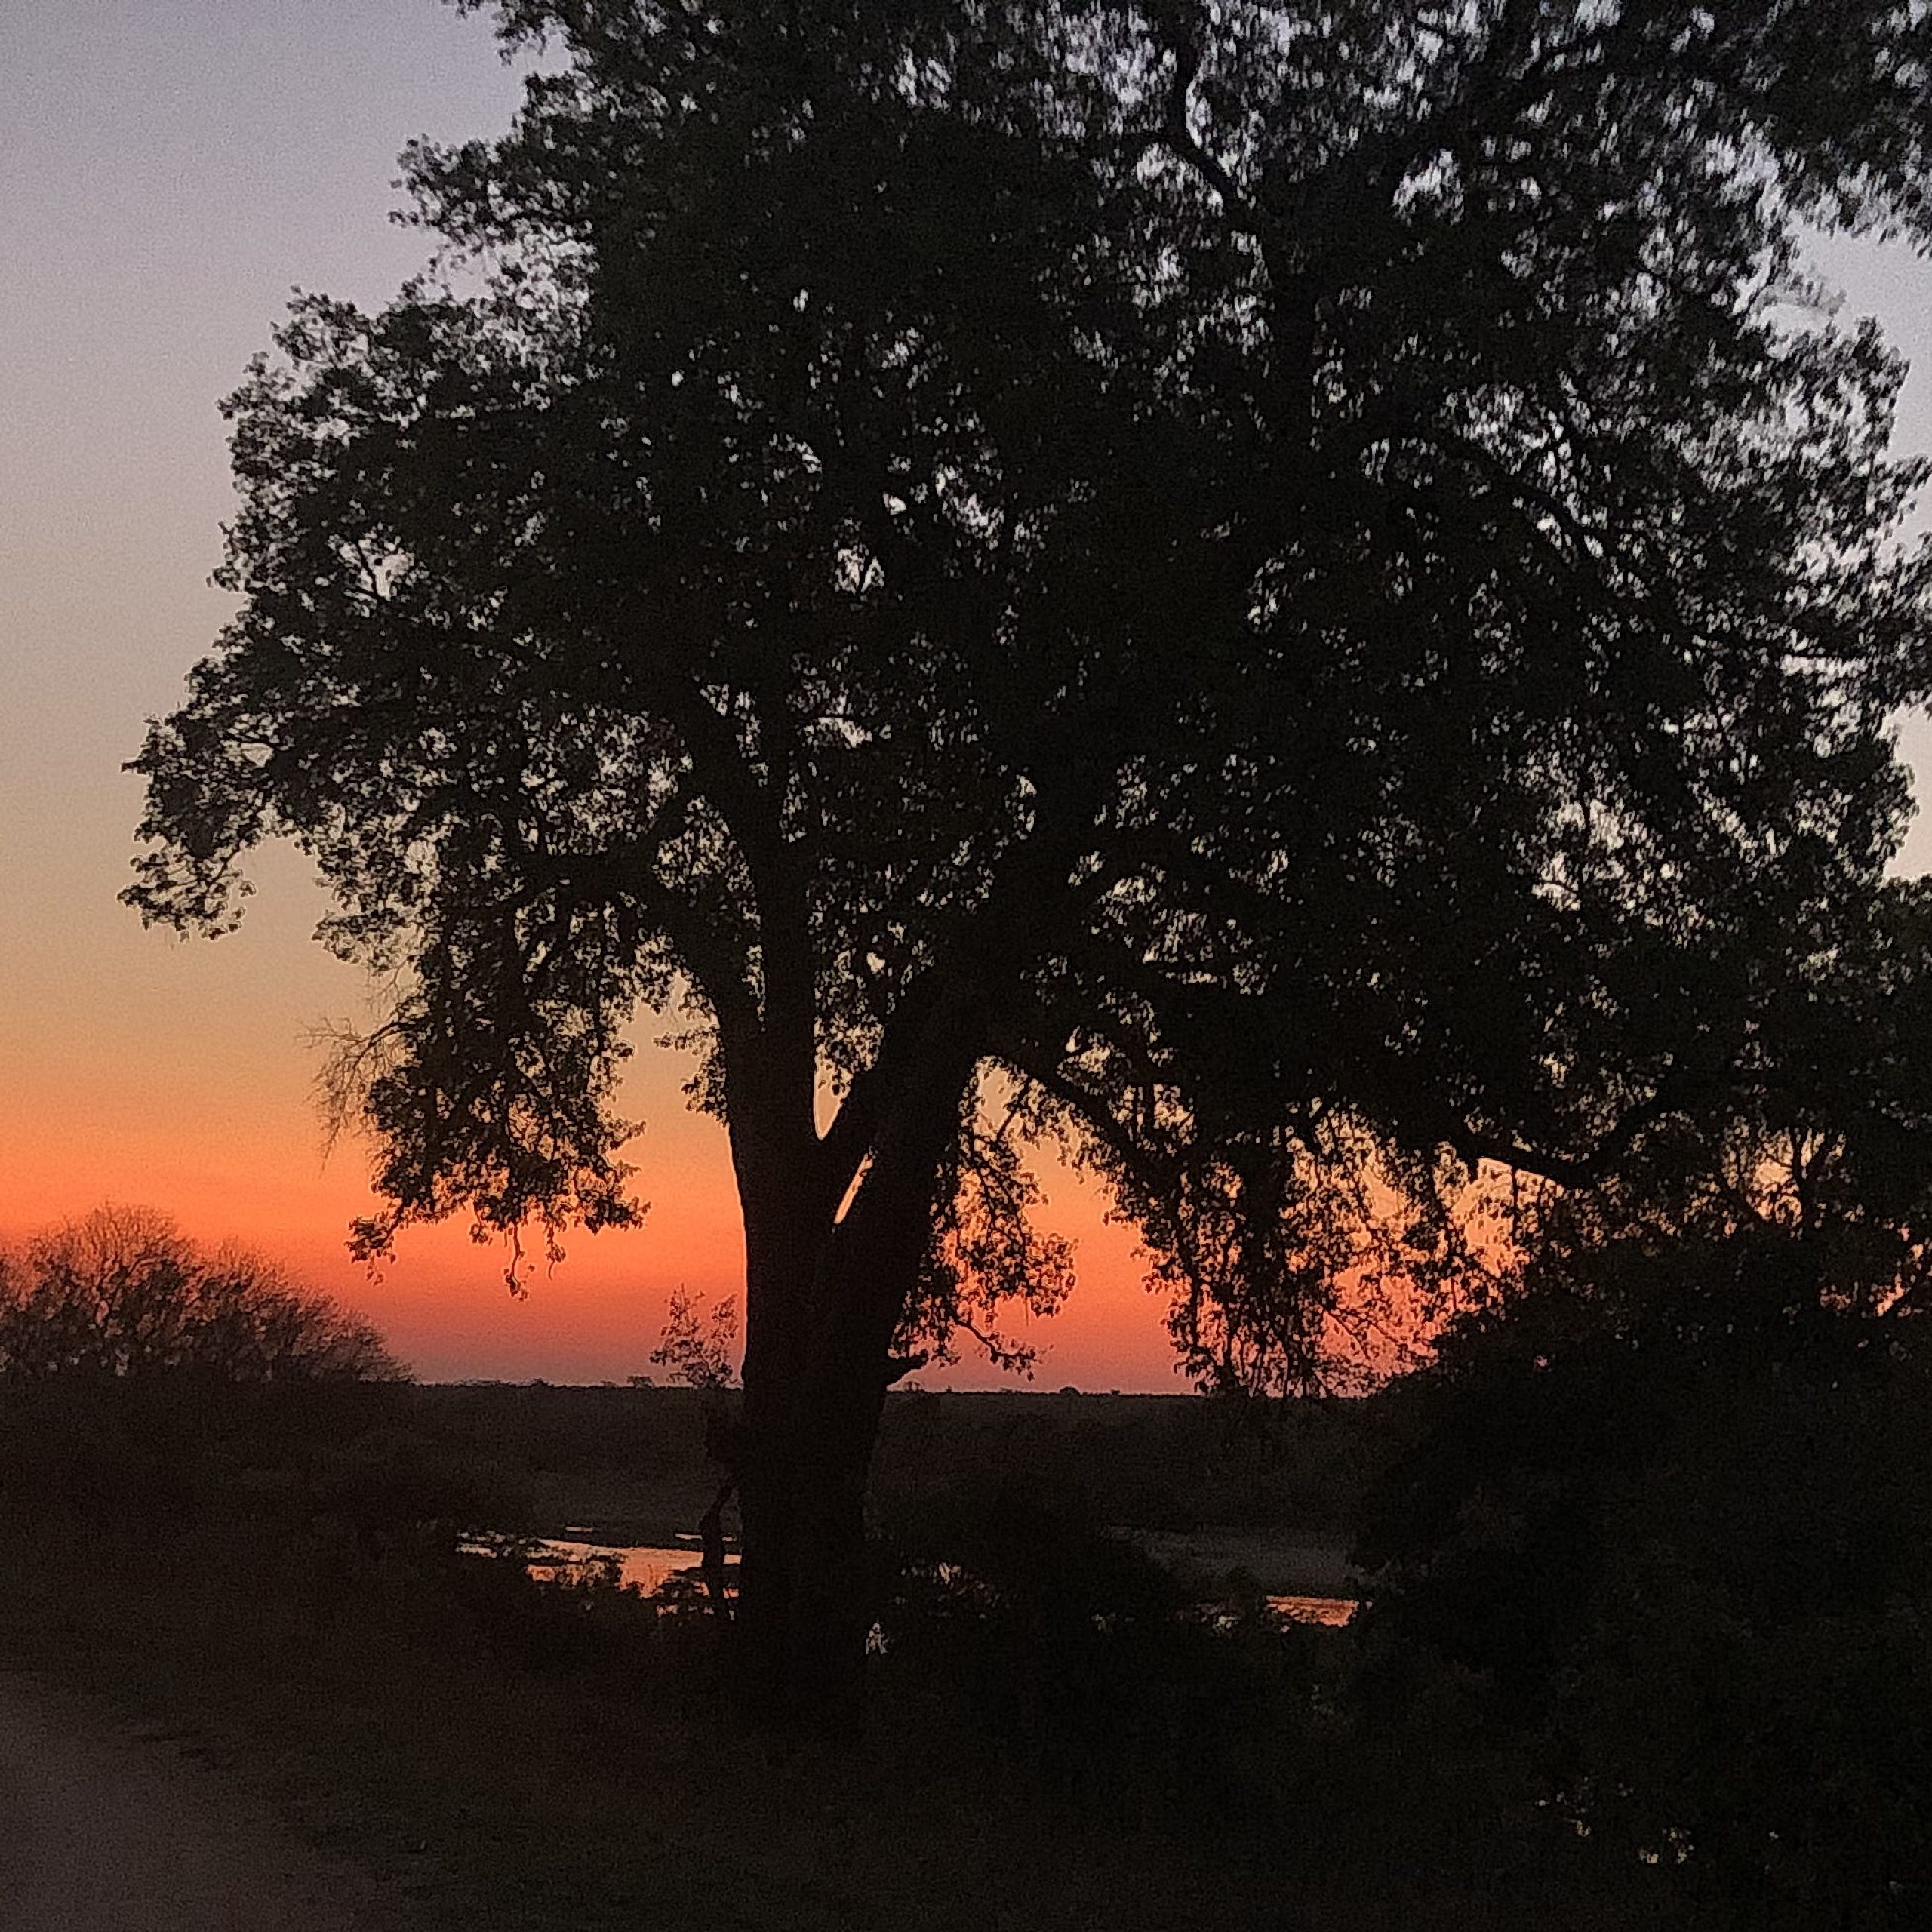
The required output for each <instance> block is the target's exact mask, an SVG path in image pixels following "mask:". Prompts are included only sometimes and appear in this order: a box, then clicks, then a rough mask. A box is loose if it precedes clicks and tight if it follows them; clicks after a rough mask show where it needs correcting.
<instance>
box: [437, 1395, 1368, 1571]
mask: <svg viewBox="0 0 1932 1932" xmlns="http://www.w3.org/2000/svg"><path fill="white" fill-rule="evenodd" d="M408 1399H409V1404H410V1407H411V1413H412V1414H413V1416H414V1419H415V1423H416V1426H417V1428H418V1429H420V1431H421V1432H423V1435H425V1436H426V1438H429V1439H430V1440H432V1441H435V1442H436V1443H437V1444H438V1445H439V1446H440V1447H441V1448H442V1449H443V1450H444V1451H446V1452H448V1453H450V1454H456V1455H459V1456H460V1455H470V1456H474V1457H480V1458H483V1459H486V1460H490V1461H491V1462H494V1463H496V1464H497V1465H498V1466H500V1469H502V1471H503V1473H504V1474H505V1475H506V1476H508V1477H509V1478H512V1480H517V1479H521V1481H523V1482H525V1484H528V1487H529V1493H530V1494H531V1496H532V1497H533V1498H534V1503H535V1506H536V1509H537V1513H538V1514H539V1515H540V1516H541V1517H543V1518H546V1522H545V1524H544V1526H545V1527H550V1528H555V1527H561V1525H560V1524H558V1523H556V1522H555V1521H549V1520H547V1519H550V1518H555V1517H556V1516H557V1515H558V1514H559V1513H560V1512H561V1513H563V1514H568V1515H572V1516H573V1517H578V1516H581V1517H582V1518H584V1519H586V1521H589V1522H590V1523H591V1524H592V1525H593V1526H594V1527H596V1529H597V1530H598V1532H599V1534H606V1535H614V1534H616V1533H617V1531H620V1530H621V1529H623V1528H624V1527H626V1526H629V1527H632V1529H634V1530H635V1531H637V1532H638V1537H637V1540H650V1537H648V1536H646V1535H645V1534H642V1532H644V1531H650V1532H651V1534H653V1535H654V1534H663V1531H664V1530H665V1529H666V1528H669V1527H676V1528H685V1529H688V1528H690V1527H692V1526H693V1524H694V1523H695V1522H696V1520H697V1514H698V1513H699V1512H701V1511H702V1510H703V1508H704V1506H705V1504H706V1502H708V1501H709V1498H710V1497H711V1495H712V1492H713V1491H715V1487H716V1484H717V1472H716V1470H715V1466H713V1465H712V1463H711V1462H710V1460H709V1457H708V1455H707V1452H706V1433H707V1432H706V1420H707V1417H708V1416H709V1414H712V1413H714V1412H715V1407H716V1405H717V1404H718V1402H719V1401H720V1399H721V1398H719V1396H718V1395H716V1394H715V1393H712V1392H707V1391H704V1390H699V1389H649V1388H604V1387H598V1388H571V1387H561V1386H549V1385H546V1384H543V1383H534V1384H528V1385H523V1384H507V1383H506V1384H497V1383H464V1384H451V1385H444V1386H436V1385H429V1386H419V1387H417V1388H414V1389H411V1391H410V1392H409V1398H408ZM723 1399H725V1400H728V1399H729V1398H723ZM1376 1414H1377V1411H1376V1404H1375V1403H1374V1401H1373V1400H1371V1401H1343V1400H1334V1401H1314V1400H1311V1401H1288V1402H1279V1401H1269V1402H1255V1403H1247V1402H1235V1401H1223V1400H1220V1399H1217V1398H1207V1397H1202V1396H1198V1395H1070V1394H1054V1395H1048V1394H1044V1393H1035V1392H1031V1391H1024V1390H1020V1389H1013V1390H998V1391H992V1392H950V1391H949V1392H918V1391H907V1392H894V1394H893V1395H891V1396H890V1397H888V1400H887V1403H886V1411H885V1420H884V1426H883V1429H882V1430H881V1435H880V1440H879V1449H878V1461H877V1463H876V1464H875V1469H874V1474H873V1480H872V1500H873V1504H874V1507H875V1512H876V1513H877V1515H878V1516H879V1517H880V1518H881V1520H883V1521H886V1522H888V1523H891V1522H893V1521H897V1520H901V1519H903V1518H906V1516H908V1515H912V1514H915V1513H917V1512H921V1511H922V1510H924V1509H926V1508H928V1507H929V1506H931V1505H932V1504H934V1503H937V1502H939V1501H941V1500H951V1499H954V1498H956V1497H958V1495H959V1494H961V1492H962V1491H963V1492H965V1493H967V1494H977V1495H981V1496H991V1495H992V1494H998V1493H1001V1492H1004V1493H1006V1494H1012V1495H1019V1496H1024V1497H1028V1498H1029V1499H1031V1500H1032V1501H1034V1502H1035V1503H1038V1504H1041V1505H1043V1506H1051V1507H1052V1508H1054V1509H1057V1510H1063V1511H1068V1512H1073V1513H1075V1514H1078V1515H1080V1516H1082V1517H1084V1518H1087V1519H1088V1520H1090V1521H1093V1522H1094V1523H1095V1524H1101V1525H1105V1524H1121V1525H1129V1526H1131V1527H1135V1528H1138V1529H1148V1530H1174V1531H1187V1530H1195V1529H1199V1528H1202V1527H1210V1526H1211V1527H1217V1528H1236V1529H1241V1530H1245V1531H1268V1532H1272V1533H1278V1534H1283V1535H1288V1536H1295V1537H1304V1538H1306V1539H1307V1540H1310V1541H1326V1540H1337V1541H1340V1540H1346V1537H1347V1535H1348V1534H1349V1524H1351V1523H1352V1521H1353V1520H1354V1519H1355V1515H1356V1513H1357V1511H1358V1506H1359V1503H1360V1499H1361V1494H1362V1493H1363V1491H1364V1487H1365V1486H1366V1485H1367V1484H1368V1483H1369V1482H1370V1481H1371V1479H1372V1478H1373V1476H1374V1472H1375V1471H1376V1470H1377V1468H1379V1467H1380V1464H1381V1462H1382V1461H1383V1454H1382V1451H1381V1449H1380V1442H1381V1441H1382V1438H1383V1434H1384V1433H1385V1432H1383V1431H1382V1430H1381V1429H1379V1428H1378V1426H1377V1420H1376ZM666 1518H672V1519H675V1520H673V1521H670V1522H669V1523H667V1522H666Z"/></svg>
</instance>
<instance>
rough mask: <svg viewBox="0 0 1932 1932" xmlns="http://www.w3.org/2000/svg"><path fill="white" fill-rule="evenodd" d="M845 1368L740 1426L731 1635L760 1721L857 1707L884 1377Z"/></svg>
mask: <svg viewBox="0 0 1932 1932" xmlns="http://www.w3.org/2000/svg"><path fill="white" fill-rule="evenodd" d="M843 1367H844V1373H843V1374H839V1375H837V1376H832V1375H830V1374H827V1373H826V1371H825V1369H824V1367H820V1368H819V1370H818V1372H817V1373H815V1374H813V1375H812V1376H811V1379H810V1381H809V1383H807V1384H806V1385H804V1386H801V1387H800V1388H798V1389H796V1390H795V1391H789V1392H782V1393H781V1395H780V1401H779V1402H777V1404H774V1405H773V1407H772V1409H771V1410H768V1412H767V1416H766V1420H765V1422H764V1426H763V1427H761V1428H759V1429H750V1428H748V1429H747V1431H746V1441H745V1460H744V1463H743V1467H742V1469H741V1470H740V1476H739V1490H738V1500H739V1510H740V1521H741V1522H742V1524H743V1531H744V1538H743V1562H742V1565H741V1567H740V1597H739V1614H738V1621H737V1626H736V1631H735V1635H736V1641H737V1647H738V1655H737V1666H738V1669H739V1671H740V1681H741V1684H742V1688H743V1694H744V1697H745V1699H746V1704H747V1707H748V1708H749V1710H750V1712H751V1713H752V1715H753V1716H754V1717H755V1718H757V1719H758V1721H761V1722H767V1723H774V1724H781V1725H794V1724H815V1725H821V1726H824V1727H829V1728H832V1729H835V1730H848V1729H850V1728H851V1727H852V1726H853V1725H854V1724H856V1723H857V1718H858V1709H859V1690H860V1675H861V1672H862V1670H863V1663H864V1657H865V1643H866V1632H867V1631H868V1629H869V1627H870V1607H869V1592H868V1591H867V1589H866V1574H865V1573H866V1563H865V1555H866V1522H865V1499H866V1477H867V1475H868V1473H869V1470H870V1469H871V1466H872V1445H873V1443H874V1441H875V1438H876V1437H877V1435H878V1421H879V1416H880V1414H881V1409H882V1407H883V1405H884V1394H885V1383H884V1374H883V1371H882V1367H881V1368H880V1369H879V1370H877V1371H874V1372H872V1373H870V1374H866V1373H864V1372H863V1365H862V1364H858V1363H856V1362H851V1363H848V1364H844V1365H843ZM747 1407H748V1408H749V1389H748V1391H747ZM774 1411H775V1413H774Z"/></svg>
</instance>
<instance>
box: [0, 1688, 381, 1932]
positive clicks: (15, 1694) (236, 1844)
mask: <svg viewBox="0 0 1932 1932" xmlns="http://www.w3.org/2000/svg"><path fill="white" fill-rule="evenodd" d="M388 1894H389V1888H388V1887H386V1886H385V1885H384V1884H382V1883H380V1882H379V1881H377V1880H376V1879H375V1878H373V1877H372V1876H371V1875H369V1874H368V1873H367V1872H364V1871H362V1870H361V1869H359V1868H358V1867H356V1866H352V1865H349V1864H348V1863H344V1862H343V1861H340V1860H334V1859H331V1858H329V1857H326V1856H325V1855H323V1854H320V1853H318V1852H317V1851H315V1850H313V1849H312V1848H311V1847H309V1846H307V1845H306V1844H303V1843H301V1842H300V1841H299V1840H297V1838H294V1836H292V1835H291V1833H290V1832H289V1831H288V1828H287V1827H286V1826H284V1825H283V1824H281V1823H280V1822H279V1821H278V1820H276V1819H275V1817H273V1816H272V1814H270V1813H269V1811H268V1810H266V1808H265V1807H263V1805H262V1804H260V1802H259V1801H257V1800H256V1799H254V1798H251V1797H250V1796H249V1795H248V1794H246V1793H245V1792H242V1791H240V1790H238V1789H234V1788H232V1786H230V1785H229V1783H227V1782H226V1780H223V1778H222V1777H220V1774H219V1773H218V1772H217V1771H216V1770H214V1769H213V1768H212V1767H210V1766H209V1765H208V1764H205V1763H204V1762H202V1761H198V1759H197V1758H195V1757H194V1756H192V1755H190V1754H189V1752H188V1751H187V1749H186V1748H184V1746H183V1743H182V1741H181V1740H180V1739H178V1738H176V1737H170V1736H168V1734H165V1733H164V1732H162V1731H160V1730H157V1729H155V1728H153V1727H143V1726H140V1725H137V1724H135V1723H134V1722H133V1721H131V1720H129V1719H128V1718H125V1717H123V1716H120V1715H116V1714H115V1713H114V1712H112V1711H111V1710H110V1709H109V1708H108V1707H107V1706H104V1705H102V1704H100V1703H96V1702H94V1700H91V1699H88V1698H87V1697H83V1696H82V1695H80V1694H78V1693H76V1692H74V1691H72V1690H67V1689H65V1688H58V1687H55V1686H54V1685H52V1684H49V1683H48V1682H47V1681H45V1680H44V1679H42V1678H38V1677H35V1676H32V1675H28V1674H26V1673H23V1672H15V1671H7V1672H0V1901H4V1902H5V1903H4V1906H3V1907H0V1920H4V1922H5V1925H6V1927H7V1928H8V1932H403V1928H404V1927H405V1926H406V1925H407V1924H408V1919H407V1917H406V1916H405V1914H404V1912H403V1911H402V1909H401V1906H400V1903H399V1902H398V1900H395V1898H393V1897H391V1896H389V1895H388Z"/></svg>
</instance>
